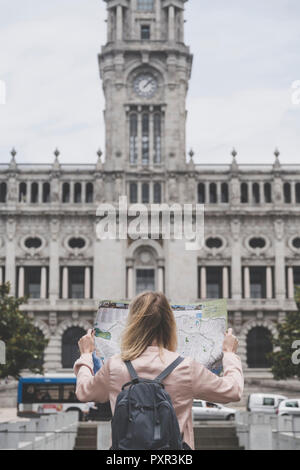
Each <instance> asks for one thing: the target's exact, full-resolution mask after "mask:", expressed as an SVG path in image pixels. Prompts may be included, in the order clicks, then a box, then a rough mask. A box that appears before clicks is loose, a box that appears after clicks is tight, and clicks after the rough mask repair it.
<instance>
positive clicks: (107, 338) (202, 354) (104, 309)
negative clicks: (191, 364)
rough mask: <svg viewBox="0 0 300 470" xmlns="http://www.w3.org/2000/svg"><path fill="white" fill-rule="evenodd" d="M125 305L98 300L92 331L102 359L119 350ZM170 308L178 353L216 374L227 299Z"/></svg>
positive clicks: (98, 353) (220, 358) (220, 352)
mask: <svg viewBox="0 0 300 470" xmlns="http://www.w3.org/2000/svg"><path fill="white" fill-rule="evenodd" d="M128 308H129V303H127V302H116V301H104V302H101V303H100V306H99V310H98V313H97V317H96V322H95V326H94V331H95V346H96V354H97V356H98V357H100V358H101V359H102V360H103V361H105V360H106V359H108V358H109V357H111V356H113V355H115V354H119V353H120V345H121V335H122V332H123V330H124V328H125V326H126V323H127V316H128ZM172 309H173V312H174V315H175V318H176V323H177V334H178V353H179V354H180V355H181V356H184V357H192V358H193V359H195V360H196V361H198V362H200V363H201V364H203V365H204V366H205V367H207V368H208V369H210V370H212V371H213V372H215V373H217V374H219V373H220V372H221V371H222V357H223V353H222V345H223V341H224V334H225V332H226V329H227V301H226V300H223V299H222V300H211V301H203V302H201V303H199V304H195V305H172Z"/></svg>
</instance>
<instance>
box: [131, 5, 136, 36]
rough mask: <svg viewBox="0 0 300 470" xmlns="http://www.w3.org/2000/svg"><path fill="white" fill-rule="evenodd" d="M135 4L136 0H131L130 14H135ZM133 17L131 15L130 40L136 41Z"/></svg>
mask: <svg viewBox="0 0 300 470" xmlns="http://www.w3.org/2000/svg"><path fill="white" fill-rule="evenodd" d="M136 2H137V0H131V6H130V7H131V11H132V12H135V11H136V9H137V5H136ZM135 19H136V18H135V15H134V14H133V13H132V14H131V39H136V38H137V35H136V21H135Z"/></svg>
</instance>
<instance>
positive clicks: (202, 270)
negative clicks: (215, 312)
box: [200, 266, 207, 300]
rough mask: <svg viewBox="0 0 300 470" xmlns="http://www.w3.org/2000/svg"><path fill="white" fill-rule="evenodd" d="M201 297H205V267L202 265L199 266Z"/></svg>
mask: <svg viewBox="0 0 300 470" xmlns="http://www.w3.org/2000/svg"><path fill="white" fill-rule="evenodd" d="M200 294H201V299H203V300H205V299H206V295H207V293H206V267H205V266H202V268H201V292H200Z"/></svg>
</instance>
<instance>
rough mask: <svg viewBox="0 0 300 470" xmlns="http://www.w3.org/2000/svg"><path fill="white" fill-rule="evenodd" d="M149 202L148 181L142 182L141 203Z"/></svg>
mask: <svg viewBox="0 0 300 470" xmlns="http://www.w3.org/2000/svg"><path fill="white" fill-rule="evenodd" d="M149 202H150V193H149V183H143V184H142V203H143V204H149Z"/></svg>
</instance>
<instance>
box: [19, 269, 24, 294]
mask: <svg viewBox="0 0 300 470" xmlns="http://www.w3.org/2000/svg"><path fill="white" fill-rule="evenodd" d="M24 281H25V272H24V267H23V266H20V268H19V279H18V297H24V287H25V282H24Z"/></svg>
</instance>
